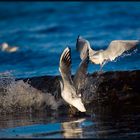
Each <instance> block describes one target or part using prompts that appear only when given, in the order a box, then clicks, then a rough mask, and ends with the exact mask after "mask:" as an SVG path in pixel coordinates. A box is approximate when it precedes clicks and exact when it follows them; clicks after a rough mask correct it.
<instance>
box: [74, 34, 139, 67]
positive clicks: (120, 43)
mask: <svg viewBox="0 0 140 140" xmlns="http://www.w3.org/2000/svg"><path fill="white" fill-rule="evenodd" d="M137 45H140V41H139V40H113V41H111V43H110V44H109V46H108V48H107V49H105V50H102V49H101V50H98V51H95V50H93V49H92V48H91V47H90V43H89V41H88V40H86V39H84V38H82V37H80V36H78V38H77V42H76V48H77V50H78V51H79V52H80V58H81V59H83V58H84V55H85V52H86V51H87V49H88V50H89V60H90V61H91V62H92V63H94V64H99V65H100V70H101V69H102V67H103V65H104V64H105V63H106V62H108V61H113V60H114V59H115V58H116V57H118V56H120V55H122V54H123V53H124V52H125V51H128V50H131V49H133V48H135V47H136V46H137Z"/></svg>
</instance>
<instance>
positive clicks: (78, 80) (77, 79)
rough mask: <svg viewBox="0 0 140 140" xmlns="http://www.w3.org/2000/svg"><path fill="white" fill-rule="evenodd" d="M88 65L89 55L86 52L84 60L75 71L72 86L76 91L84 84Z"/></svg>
mask: <svg viewBox="0 0 140 140" xmlns="http://www.w3.org/2000/svg"><path fill="white" fill-rule="evenodd" d="M88 63H89V53H88V50H87V51H86V53H85V56H84V59H83V60H82V62H81V63H80V65H79V68H78V69H77V71H76V74H75V76H74V79H73V82H74V86H75V88H76V89H79V88H80V87H81V86H82V85H83V84H84V81H85V78H86V75H87V68H88Z"/></svg>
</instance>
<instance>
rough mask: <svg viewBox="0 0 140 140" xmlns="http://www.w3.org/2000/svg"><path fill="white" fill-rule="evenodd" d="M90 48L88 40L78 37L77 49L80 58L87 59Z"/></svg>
mask: <svg viewBox="0 0 140 140" xmlns="http://www.w3.org/2000/svg"><path fill="white" fill-rule="evenodd" d="M89 47H90V46H89V42H88V41H87V40H86V39H84V38H82V37H80V36H78V38H77V41H76V49H77V51H79V52H80V58H81V59H82V60H83V59H84V58H85V55H86V53H87V50H88V49H89Z"/></svg>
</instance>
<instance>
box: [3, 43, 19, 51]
mask: <svg viewBox="0 0 140 140" xmlns="http://www.w3.org/2000/svg"><path fill="white" fill-rule="evenodd" d="M18 49H19V48H18V47H16V46H14V47H10V46H9V45H8V44H7V43H6V42H4V43H2V44H1V50H2V51H5V52H10V53H11V52H16V51H18Z"/></svg>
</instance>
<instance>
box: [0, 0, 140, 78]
mask: <svg viewBox="0 0 140 140" xmlns="http://www.w3.org/2000/svg"><path fill="white" fill-rule="evenodd" d="M139 19H140V2H0V43H3V42H7V43H8V44H10V45H11V46H14V45H16V46H19V51H18V52H15V53H6V52H0V72H1V73H3V72H7V71H9V72H11V73H12V74H14V75H15V76H18V77H20V76H21V77H27V76H29V77H30V76H40V75H58V74H59V70H58V66H59V58H60V55H61V53H62V51H63V49H64V48H65V47H66V46H67V45H69V46H70V47H71V49H72V72H75V70H76V69H77V67H78V65H79V63H80V61H81V60H80V57H79V53H78V52H76V49H75V43H76V38H77V36H78V35H79V34H80V35H82V36H83V37H84V38H86V39H88V40H89V41H90V43H91V46H92V48H95V49H101V48H106V47H107V46H108V45H109V43H110V42H111V41H112V40H116V39H123V40H136V39H140V20H139ZM139 68H140V52H139V49H138V50H137V51H135V52H133V53H132V54H130V55H129V54H127V56H126V57H121V58H118V59H117V61H116V62H110V63H108V64H106V65H105V66H104V68H103V69H104V71H108V70H109V71H110V70H133V69H139ZM98 69H99V66H98V65H96V66H95V65H92V64H90V65H89V72H94V71H97V70H98Z"/></svg>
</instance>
